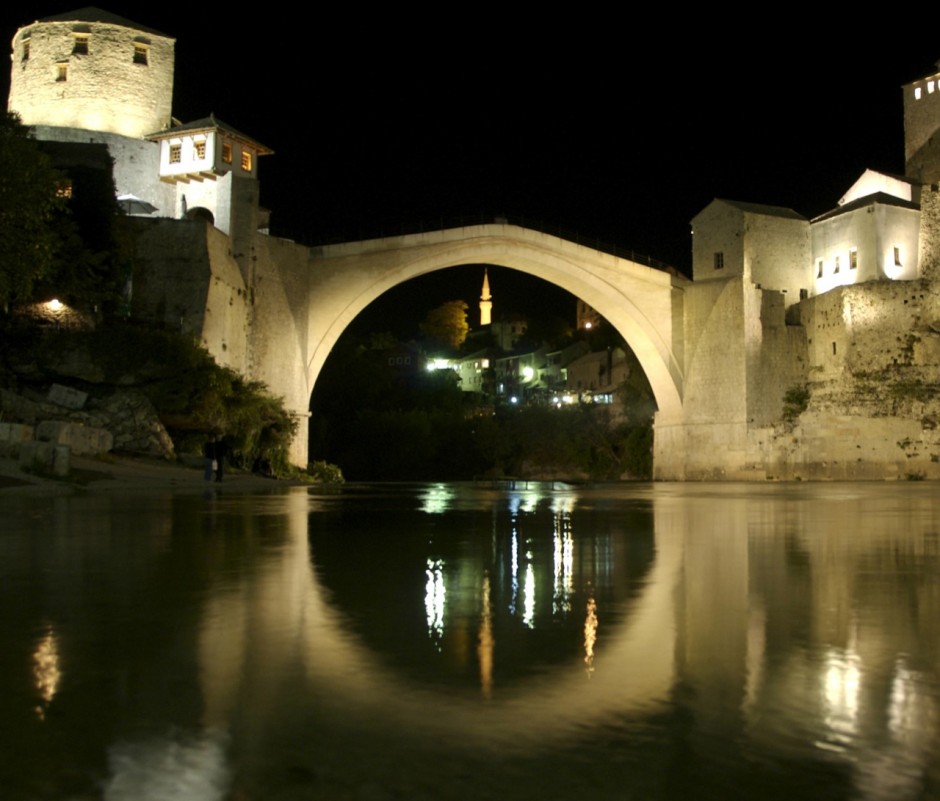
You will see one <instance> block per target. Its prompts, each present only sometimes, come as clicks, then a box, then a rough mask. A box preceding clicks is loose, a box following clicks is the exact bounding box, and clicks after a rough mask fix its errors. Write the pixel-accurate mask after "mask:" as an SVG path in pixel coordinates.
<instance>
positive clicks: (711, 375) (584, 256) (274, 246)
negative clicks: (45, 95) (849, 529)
mask: <svg viewBox="0 0 940 801" xmlns="http://www.w3.org/2000/svg"><path fill="white" fill-rule="evenodd" d="M143 225H146V226H149V227H148V228H146V230H145V231H144V233H143V234H142V235H141V236H140V237H138V261H140V262H145V261H146V260H147V258H148V255H149V258H150V259H151V260H152V261H153V262H154V264H152V267H154V268H155V269H151V270H141V271H140V274H141V278H140V279H138V278H136V277H135V289H134V292H135V302H137V301H138V300H139V299H140V298H144V300H142V301H141V302H144V303H146V302H148V301H147V299H148V298H149V301H150V302H151V303H156V302H159V303H160V304H162V307H163V308H164V310H165V311H164V316H165V317H166V319H167V321H168V322H170V321H172V322H173V323H174V324H177V325H181V326H182V327H183V328H184V330H185V329H187V328H189V329H190V330H192V331H193V333H195V334H197V335H201V338H202V341H203V343H204V344H205V345H206V347H208V349H209V350H210V352H212V353H213V355H214V356H215V357H216V359H217V360H218V361H220V362H221V363H223V364H227V365H229V366H232V367H234V368H236V369H239V370H240V371H242V372H243V373H244V374H246V375H248V376H249V377H250V378H252V379H257V380H261V381H264V382H265V383H266V384H267V385H268V387H269V388H270V389H271V391H272V392H274V393H275V394H277V395H280V396H282V397H283V398H284V399H285V402H286V405H287V407H288V408H289V409H291V410H293V411H294V412H295V413H296V414H297V416H298V418H299V420H300V423H301V424H300V430H299V433H298V436H297V439H296V441H295V447H294V449H293V451H292V454H291V456H292V459H293V460H294V461H295V462H296V463H306V461H307V434H308V419H307V418H308V409H309V403H310V397H311V394H312V392H313V389H314V386H315V384H316V381H317V377H318V375H319V373H320V370H321V369H322V367H323V365H324V363H325V361H326V358H327V356H328V355H329V353H330V351H331V350H332V348H333V346H334V345H335V344H336V342H337V340H338V339H339V337H340V335H341V334H342V333H343V331H344V330H345V329H346V327H347V326H348V325H349V324H350V323H351V322H352V321H353V320H354V319H355V317H356V316H357V315H358V314H359V313H360V312H361V311H363V310H364V309H365V308H366V307H367V306H368V305H369V304H370V303H371V302H372V301H374V300H375V299H376V298H378V297H379V296H380V295H382V294H383V293H385V292H386V291H388V290H389V289H391V288H392V287H394V286H396V285H397V284H400V283H403V282H405V281H408V280H410V279H412V278H416V277H418V276H421V275H424V274H427V273H430V272H434V271H436V270H441V269H445V268H448V267H455V266H459V265H464V264H494V265H499V266H504V267H508V268H512V269H516V270H520V271H522V272H525V273H529V274H531V275H533V276H537V277H539V278H542V279H544V280H546V281H549V282H550V283H553V284H556V285H557V286H559V287H561V288H563V289H566V290H567V291H569V292H571V293H572V294H573V295H575V296H576V297H578V298H580V299H582V300H583V301H585V302H586V303H588V304H590V305H591V306H592V307H594V308H595V309H596V310H597V311H598V312H599V313H600V314H601V315H603V316H604V317H605V318H606V319H607V320H608V321H609V322H610V323H611V324H612V325H613V326H614V327H615V328H616V329H617V330H618V331H619V332H620V334H621V335H622V336H623V337H624V339H625V340H626V341H627V343H628V344H629V345H630V347H631V348H632V350H633V351H634V353H635V354H636V356H637V358H638V360H639V362H640V364H641V365H642V367H643V370H644V372H645V373H646V376H647V378H648V380H649V383H650V386H651V387H652V390H653V393H654V394H655V397H656V403H657V406H658V412H657V414H656V418H655V422H654V443H655V444H654V472H655V475H656V477H657V478H661V479H672V478H689V477H733V476H734V475H737V474H736V473H734V472H733V471H732V472H729V470H728V469H727V468H729V467H730V468H734V470H738V468H739V467H743V466H744V464H745V462H746V461H747V459H746V454H745V451H746V448H747V435H748V422H747V415H748V410H747V408H746V402H743V401H742V399H745V398H746V396H747V377H746V372H747V370H746V365H745V362H746V360H747V358H748V353H749V351H748V349H747V347H746V344H745V338H746V337H745V328H746V325H745V314H746V312H747V309H748V308H749V307H750V308H753V307H754V305H755V301H754V298H753V297H750V295H749V294H748V293H749V291H750V292H752V293H753V292H757V293H758V296H757V297H758V299H757V300H756V307H757V308H758V309H761V308H762V305H761V300H760V298H759V293H760V289H759V288H755V287H753V285H749V284H744V283H743V282H742V281H741V280H740V279H731V280H723V281H709V282H707V283H706V284H704V285H701V284H693V283H692V282H691V281H689V280H687V279H685V278H683V277H681V276H677V275H674V274H671V273H669V272H665V271H662V270H657V269H653V268H651V267H647V266H645V265H642V264H639V263H637V262H634V261H630V260H627V259H624V258H620V257H618V256H615V255H611V254H609V253H603V252H600V251H597V250H594V249H592V248H589V247H585V246H583V245H579V244H576V243H573V242H569V241H566V240H564V239H560V238H558V237H556V236H552V235H549V234H544V233H540V232H537V231H533V230H529V229H526V228H521V227H519V226H514V225H509V224H501V223H495V224H487V225H476V226H469V227H463V228H452V229H447V230H440V231H431V232H426V233H421V234H411V235H404V236H397V237H389V238H384V239H372V240H366V241H360V242H347V243H342V244H337V245H329V246H322V247H318V248H313V249H309V248H305V247H301V246H299V245H297V244H295V243H292V242H288V241H286V240H280V239H276V238H274V237H266V236H253V237H245V238H239V237H238V236H233V237H231V238H229V237H227V236H225V235H224V234H222V233H221V232H219V231H217V230H216V229H214V228H212V227H211V226H207V225H205V224H204V223H202V222H199V221H185V222H181V221H146V222H145V223H143ZM176 249H178V252H177V250H176ZM157 253H159V255H155V254H157ZM193 253H203V254H205V256H204V258H203V257H201V256H200V257H198V258H200V260H201V262H202V263H201V265H200V266H201V267H203V268H207V269H194V265H193V264H192V259H193V258H194V257H193V256H192V255H191V254H193ZM184 254H186V255H185V257H184ZM174 264H176V265H177V266H176V267H173V266H172V265H174ZM157 267H159V269H156V268H157ZM148 275H149V276H151V277H150V278H147V277H145V276H148ZM157 275H159V280H157V279H156V278H154V277H153V276H157ZM158 283H159V284H160V285H159V286H158V285H157V284H158ZM700 287H701V288H702V290H703V291H701V292H698V299H697V300H694V302H691V303H690V299H692V298H693V295H695V294H696V290H698V289H699V288H700ZM761 314H763V312H761ZM779 319H780V323H781V325H782V323H783V306H782V301H781V303H780V309H779ZM716 449H717V452H718V455H717V456H716ZM716 471H717V472H716ZM741 477H744V476H741Z"/></svg>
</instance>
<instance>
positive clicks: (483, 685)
mask: <svg viewBox="0 0 940 801" xmlns="http://www.w3.org/2000/svg"><path fill="white" fill-rule="evenodd" d="M495 649H496V638H495V637H493V610H492V608H491V607H490V577H489V574H488V573H487V574H484V575H483V610H482V614H481V615H480V644H479V645H478V646H477V655H478V657H479V659H480V689H481V690H482V692H483V697H484V698H487V699H488V698H490V697H491V696H492V694H493V651H494V650H495Z"/></svg>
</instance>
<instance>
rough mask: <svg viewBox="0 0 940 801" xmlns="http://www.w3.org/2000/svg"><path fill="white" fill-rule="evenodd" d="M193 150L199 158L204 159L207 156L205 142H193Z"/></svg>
mask: <svg viewBox="0 0 940 801" xmlns="http://www.w3.org/2000/svg"><path fill="white" fill-rule="evenodd" d="M193 150H195V151H196V158H197V159H204V158H205V157H206V143H205V142H193Z"/></svg>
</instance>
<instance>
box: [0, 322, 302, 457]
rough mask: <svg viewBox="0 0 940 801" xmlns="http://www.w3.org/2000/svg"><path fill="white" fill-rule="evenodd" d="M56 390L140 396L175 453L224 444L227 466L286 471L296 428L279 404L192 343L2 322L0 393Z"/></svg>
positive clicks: (139, 330) (163, 334) (157, 333)
mask: <svg viewBox="0 0 940 801" xmlns="http://www.w3.org/2000/svg"><path fill="white" fill-rule="evenodd" d="M53 383H61V384H66V385H68V386H71V387H74V388H75V389H78V390H81V391H82V392H86V393H88V395H89V396H90V397H91V398H102V397H106V396H108V395H109V394H111V393H113V392H115V391H118V390H130V389H132V390H137V391H138V392H140V393H141V394H143V395H144V396H146V397H147V398H148V399H149V400H150V402H151V403H152V404H153V406H154V408H155V410H156V412H157V415H158V417H159V419H160V422H161V423H162V424H163V426H164V427H165V428H166V431H167V433H168V434H169V435H170V437H171V439H172V440H173V445H174V448H175V450H176V452H177V453H178V454H200V453H201V452H202V447H203V444H204V443H205V442H206V440H207V439H208V438H210V437H222V438H223V439H224V440H225V443H226V445H227V450H228V458H229V461H230V462H231V463H232V464H233V465H234V466H236V467H243V468H245V469H252V468H260V467H263V469H264V472H267V473H270V474H273V475H283V474H285V473H287V472H290V465H289V461H288V452H289V447H290V443H291V440H292V438H293V437H294V434H295V433H296V430H297V423H296V421H295V420H294V419H293V418H292V417H291V415H290V414H289V413H288V412H287V410H286V409H285V408H284V404H283V402H282V401H281V399H279V398H276V397H274V396H272V395H271V394H270V393H269V392H267V390H266V388H265V386H264V385H263V384H261V383H260V382H255V381H247V380H245V379H244V378H242V377H241V376H240V375H238V373H236V372H235V371H234V370H231V369H230V368H227V367H223V366H221V365H219V364H217V363H216V362H215V360H214V359H213V358H212V356H211V355H210V354H209V353H208V352H207V351H206V350H204V349H203V348H201V347H199V346H198V345H197V344H196V343H195V342H194V341H193V339H192V338H191V337H187V336H184V335H182V334H179V333H176V332H172V331H165V330H160V329H154V328H150V327H146V326H138V325H134V324H130V323H127V322H121V321H111V322H105V323H102V324H101V325H99V326H98V327H97V328H96V329H94V330H76V331H71V330H53V329H49V328H45V329H43V328H40V327H36V326H25V325H19V326H17V325H13V324H10V323H9V321H7V325H6V328H5V330H4V332H3V337H2V344H0V386H4V387H7V388H10V389H16V390H20V391H24V392H27V393H32V394H34V395H36V396H37V397H38V396H39V393H41V392H42V391H43V390H45V389H46V388H48V386H50V385H51V384H53Z"/></svg>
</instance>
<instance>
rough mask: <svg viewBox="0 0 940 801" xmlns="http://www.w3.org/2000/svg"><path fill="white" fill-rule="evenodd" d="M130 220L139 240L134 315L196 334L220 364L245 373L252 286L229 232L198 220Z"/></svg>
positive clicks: (132, 229) (135, 238)
mask: <svg viewBox="0 0 940 801" xmlns="http://www.w3.org/2000/svg"><path fill="white" fill-rule="evenodd" d="M126 224H127V225H128V226H129V227H130V229H131V231H132V232H133V234H134V242H135V253H134V285H133V308H134V314H135V316H141V317H144V318H148V319H155V320H156V321H158V322H161V323H162V324H164V325H166V326H167V327H168V328H173V329H176V330H179V331H182V332H184V333H190V334H192V335H193V336H194V337H196V338H197V339H198V340H199V342H200V343H201V344H202V345H203V346H204V347H205V348H206V349H207V350H208V351H209V352H210V353H211V354H212V356H213V357H214V358H215V360H216V361H217V362H218V363H219V364H222V365H224V366H227V367H231V368H232V369H234V370H238V371H239V372H241V373H243V374H247V372H248V346H247V331H248V326H249V321H250V312H249V309H250V292H249V290H248V287H247V286H246V285H245V282H244V280H243V279H242V276H241V271H240V270H239V268H238V264H237V263H236V262H235V261H234V259H233V258H232V255H231V251H230V247H229V241H228V238H227V237H226V236H225V235H224V234H222V233H220V232H219V231H217V230H215V229H214V228H213V227H212V226H210V225H208V224H206V223H204V222H202V221H199V220H192V221H184V220H147V219H134V220H127V221H126Z"/></svg>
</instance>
